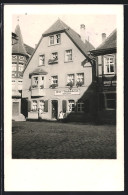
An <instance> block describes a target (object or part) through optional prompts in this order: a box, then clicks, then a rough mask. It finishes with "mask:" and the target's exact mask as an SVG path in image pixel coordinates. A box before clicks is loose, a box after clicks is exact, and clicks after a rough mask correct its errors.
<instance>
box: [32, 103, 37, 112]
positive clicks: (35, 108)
mask: <svg viewBox="0 0 128 195" xmlns="http://www.w3.org/2000/svg"><path fill="white" fill-rule="evenodd" d="M32 110H34V111H37V100H33V101H32Z"/></svg>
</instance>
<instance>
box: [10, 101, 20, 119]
mask: <svg viewBox="0 0 128 195" xmlns="http://www.w3.org/2000/svg"><path fill="white" fill-rule="evenodd" d="M12 115H13V116H17V115H19V102H13V103H12Z"/></svg>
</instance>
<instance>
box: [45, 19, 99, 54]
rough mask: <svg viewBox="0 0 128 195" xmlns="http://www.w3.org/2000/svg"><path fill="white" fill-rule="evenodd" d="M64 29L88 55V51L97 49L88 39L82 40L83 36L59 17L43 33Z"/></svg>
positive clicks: (46, 34)
mask: <svg viewBox="0 0 128 195" xmlns="http://www.w3.org/2000/svg"><path fill="white" fill-rule="evenodd" d="M61 31H64V32H66V34H67V35H68V36H69V38H70V39H71V40H72V41H73V42H74V44H75V45H76V46H77V47H78V48H79V49H80V50H81V52H82V53H83V54H84V55H85V56H86V57H87V53H88V51H90V50H92V49H95V48H94V46H93V45H92V44H91V43H89V42H88V41H87V40H86V41H85V43H84V42H83V41H82V40H81V37H80V35H79V34H78V33H76V32H75V31H74V30H73V29H71V28H70V27H69V26H68V25H67V24H65V23H64V22H63V21H61V20H60V19H58V20H57V21H56V22H55V23H54V24H53V25H52V26H51V27H50V28H49V29H48V30H46V31H45V32H44V33H43V36H48V35H50V34H53V33H57V32H61Z"/></svg>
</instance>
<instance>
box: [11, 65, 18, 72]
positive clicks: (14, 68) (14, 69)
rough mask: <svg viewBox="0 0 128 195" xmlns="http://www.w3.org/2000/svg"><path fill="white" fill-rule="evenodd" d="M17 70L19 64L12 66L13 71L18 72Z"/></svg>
mask: <svg viewBox="0 0 128 195" xmlns="http://www.w3.org/2000/svg"><path fill="white" fill-rule="evenodd" d="M16 68H17V64H16V63H13V64H12V71H16Z"/></svg>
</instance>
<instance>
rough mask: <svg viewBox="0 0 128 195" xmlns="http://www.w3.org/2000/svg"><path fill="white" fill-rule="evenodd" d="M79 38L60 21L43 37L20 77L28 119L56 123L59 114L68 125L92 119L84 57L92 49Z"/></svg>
mask: <svg viewBox="0 0 128 195" xmlns="http://www.w3.org/2000/svg"><path fill="white" fill-rule="evenodd" d="M83 27H84V25H81V28H83ZM82 33H83V30H82ZM81 38H83V37H80V35H78V34H77V33H76V32H75V31H74V30H73V29H71V28H70V27H69V26H67V25H66V24H65V23H64V22H63V21H61V20H60V19H58V20H57V21H56V22H55V23H54V24H53V25H52V26H51V27H50V28H49V29H48V30H47V31H45V32H44V33H43V35H42V37H41V39H40V41H39V43H38V45H37V47H36V49H35V51H34V53H33V55H32V56H31V58H30V60H29V62H28V65H27V68H26V69H25V71H24V75H23V91H22V98H23V99H24V101H25V102H27V105H28V106H25V107H26V109H27V107H28V110H27V111H26V112H27V116H26V117H27V118H28V119H37V118H41V119H44V120H56V119H57V118H58V115H59V113H60V111H62V112H63V113H64V115H65V118H67V119H68V120H69V121H71V120H75V121H86V120H89V119H90V120H91V118H92V117H95V114H96V108H95V105H96V104H95V103H94V102H95V101H94V100H95V93H94V88H95V87H94V85H93V81H94V77H95V76H94V71H93V67H92V64H91V60H90V58H89V57H88V55H87V54H88V51H90V50H92V49H94V47H93V46H92V45H91V44H90V43H89V42H88V41H87V40H85V41H84V42H83V41H82V40H81Z"/></svg>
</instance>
